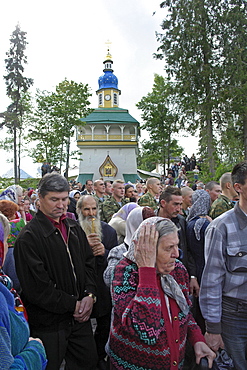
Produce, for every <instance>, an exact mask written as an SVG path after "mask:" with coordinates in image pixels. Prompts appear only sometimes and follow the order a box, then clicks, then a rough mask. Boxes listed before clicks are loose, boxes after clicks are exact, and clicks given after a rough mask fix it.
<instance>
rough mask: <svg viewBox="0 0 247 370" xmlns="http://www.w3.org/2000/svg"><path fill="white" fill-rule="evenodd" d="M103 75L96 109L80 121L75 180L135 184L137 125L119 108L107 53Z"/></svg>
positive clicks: (134, 120)
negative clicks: (78, 158) (78, 159)
mask: <svg viewBox="0 0 247 370" xmlns="http://www.w3.org/2000/svg"><path fill="white" fill-rule="evenodd" d="M103 64H104V69H103V75H101V76H100V77H99V79H98V86H99V88H98V90H97V91H96V94H97V97H98V108H96V109H95V110H94V111H93V112H92V113H90V114H89V115H88V116H87V117H84V118H82V119H81V121H82V122H83V124H84V125H83V126H81V127H80V128H78V132H77V146H78V148H79V150H80V152H82V154H81V160H80V165H79V176H78V181H79V182H81V183H82V184H85V182H86V180H89V179H90V180H93V181H95V180H97V179H99V178H100V177H103V179H104V180H111V181H114V180H116V179H123V180H124V181H125V182H128V181H131V182H135V181H136V179H138V178H139V176H138V175H137V164H136V157H137V154H138V138H139V134H140V132H139V122H138V121H137V120H136V119H135V118H133V117H132V116H131V115H130V114H129V111H128V110H127V109H122V108H119V96H120V94H121V91H120V90H119V89H118V79H117V77H116V76H115V75H114V74H113V69H112V64H113V61H112V56H111V54H110V52H109V49H108V50H107V56H106V59H105V61H104V62H103Z"/></svg>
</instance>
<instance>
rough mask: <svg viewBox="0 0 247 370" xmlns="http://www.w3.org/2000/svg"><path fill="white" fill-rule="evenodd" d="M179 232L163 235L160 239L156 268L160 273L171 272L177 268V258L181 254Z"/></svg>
mask: <svg viewBox="0 0 247 370" xmlns="http://www.w3.org/2000/svg"><path fill="white" fill-rule="evenodd" d="M178 242H179V240H178V234H177V232H174V233H171V234H168V235H165V236H162V237H161V238H160V239H159V244H158V249H157V256H156V269H157V271H158V272H159V273H160V274H163V275H164V274H169V273H170V272H171V271H172V270H174V268H175V260H176V258H178V256H179V251H178Z"/></svg>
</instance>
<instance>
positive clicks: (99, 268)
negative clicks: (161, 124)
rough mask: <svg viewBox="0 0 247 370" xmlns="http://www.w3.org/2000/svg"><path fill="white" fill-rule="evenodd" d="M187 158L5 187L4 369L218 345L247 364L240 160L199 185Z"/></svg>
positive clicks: (157, 364)
mask: <svg viewBox="0 0 247 370" xmlns="http://www.w3.org/2000/svg"><path fill="white" fill-rule="evenodd" d="M183 160H184V164H182V163H181V164H179V165H178V164H176V167H175V168H174V169H173V171H177V173H175V174H173V173H168V174H167V176H166V177H165V178H161V179H160V178H155V177H150V178H148V179H147V180H146V181H137V182H136V183H134V184H133V183H124V181H123V180H120V179H119V180H115V181H113V182H111V181H109V180H106V181H104V179H102V178H99V179H96V180H94V181H92V179H88V180H87V181H86V183H85V184H81V183H78V182H77V181H76V180H71V181H69V182H68V181H67V180H66V178H65V177H64V176H62V175H60V174H59V173H57V172H56V171H53V172H52V173H51V172H47V173H46V174H44V176H43V177H42V179H41V180H40V182H39V184H38V186H37V189H33V188H29V189H22V188H21V187H20V186H18V185H12V186H9V187H8V188H7V189H5V190H3V191H2V193H1V194H0V296H1V300H0V309H1V311H0V360H1V365H0V369H2V370H7V369H17V368H18V369H27V370H29V369H32V370H34V369H36V370H39V369H47V370H59V369H60V367H61V364H62V363H65V369H66V370H77V369H78V370H79V369H80V370H81V369H85V370H93V369H95V370H96V369H98V370H101V369H103V370H104V369H109V370H110V369H111V370H124V369H125V370H126V369H136V370H137V369H142V370H148V369H150V370H152V369H153V370H159V369H160V370H161V369H162V370H168V369H174V370H176V369H184V370H191V369H192V368H193V366H194V365H195V363H197V364H199V362H200V360H201V359H202V358H204V357H205V358H207V360H208V365H209V367H210V368H211V367H212V364H213V361H214V358H215V356H216V352H217V351H218V350H219V349H220V348H223V347H225V348H226V350H227V352H228V354H229V355H230V356H231V357H232V358H233V361H234V366H235V369H237V370H244V369H245V370H246V369H247V359H246V355H245V354H246V353H247V327H246V316H247V299H246V298H245V297H246V295H245V291H246V285H245V284H247V278H246V277H245V273H246V271H247V264H246V259H247V257H246V256H247V249H246V237H247V234H246V233H247V231H246V230H247V228H246V226H247V222H246V220H247V219H246V215H247V190H246V189H247V162H242V163H240V164H238V165H236V166H235V167H234V168H233V170H232V172H231V173H228V172H227V173H225V174H223V175H222V176H221V178H220V179H219V182H216V181H210V182H208V183H206V184H204V183H203V182H202V181H201V180H200V179H199V177H198V174H199V172H198V171H199V169H198V164H197V163H196V160H195V158H194V157H193V156H192V159H190V160H189V161H188V163H187V159H186V158H184V159H183ZM186 165H187V166H189V167H187V168H189V170H190V171H194V170H196V171H195V172H194V183H193V184H190V183H188V181H187V180H186ZM174 166H175V165H174ZM197 170H198V171H197ZM168 172H169V171H168ZM174 175H175V176H174ZM92 322H94V323H95V324H94V325H92Z"/></svg>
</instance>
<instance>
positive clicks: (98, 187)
mask: <svg viewBox="0 0 247 370" xmlns="http://www.w3.org/2000/svg"><path fill="white" fill-rule="evenodd" d="M94 190H95V191H96V192H98V193H100V194H104V192H105V184H104V181H97V182H96V183H95V186H94Z"/></svg>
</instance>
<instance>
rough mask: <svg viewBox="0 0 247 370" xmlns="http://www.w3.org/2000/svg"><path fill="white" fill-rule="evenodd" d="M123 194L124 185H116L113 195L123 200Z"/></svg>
mask: <svg viewBox="0 0 247 370" xmlns="http://www.w3.org/2000/svg"><path fill="white" fill-rule="evenodd" d="M124 192H125V189H124V184H118V183H116V184H115V186H114V188H113V195H115V196H116V197H117V198H123V197H124Z"/></svg>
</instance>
